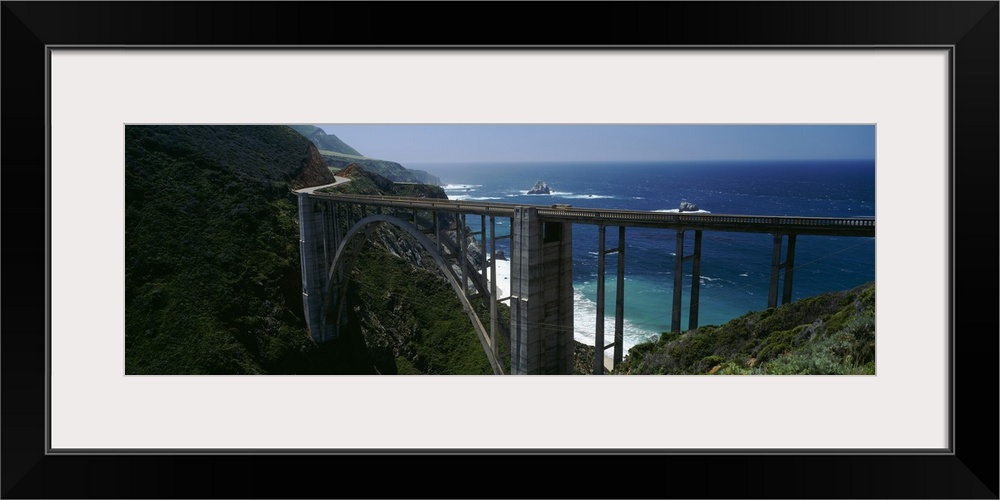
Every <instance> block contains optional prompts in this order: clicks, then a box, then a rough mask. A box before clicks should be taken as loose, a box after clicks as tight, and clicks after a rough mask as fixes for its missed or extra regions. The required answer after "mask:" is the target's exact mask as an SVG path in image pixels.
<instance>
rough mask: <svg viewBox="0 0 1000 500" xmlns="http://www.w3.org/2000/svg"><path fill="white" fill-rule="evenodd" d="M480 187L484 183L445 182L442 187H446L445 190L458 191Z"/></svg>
mask: <svg viewBox="0 0 1000 500" xmlns="http://www.w3.org/2000/svg"><path fill="white" fill-rule="evenodd" d="M478 187H483V185H482V184H445V185H444V186H442V187H441V189H444V190H445V191H457V190H466V189H474V188H478Z"/></svg>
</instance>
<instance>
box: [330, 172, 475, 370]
mask: <svg viewBox="0 0 1000 500" xmlns="http://www.w3.org/2000/svg"><path fill="white" fill-rule="evenodd" d="M337 175H338V176H341V177H348V178H350V179H352V180H351V182H350V183H347V184H342V185H339V186H336V187H333V188H327V189H325V190H324V191H326V192H344V193H351V194H364V195H388V196H407V197H422V198H439V199H447V195H446V194H445V192H444V190H443V189H442V188H440V187H439V186H431V185H424V184H395V183H393V182H392V181H390V180H389V179H386V178H385V177H383V176H381V175H379V174H376V173H373V172H369V171H367V170H365V169H364V168H363V167H361V166H359V165H358V164H350V165H348V166H347V167H346V168H345V169H344V170H342V171H340V172H338V173H337ZM439 219H440V220H439V224H440V227H442V228H444V231H445V232H446V233H448V235H449V237H451V238H454V234H455V226H454V224H455V218H454V217H453V216H451V215H449V214H439ZM469 233H470V231H469V230H468V228H466V234H469ZM465 245H466V246H467V251H468V252H469V255H473V256H475V255H481V251H480V249H479V244H478V243H477V242H476V240H475V239H474V238H473V237H471V236H469V237H466V242H465ZM445 252H446V253H447V250H445ZM348 292H349V303H350V305H351V307H350V311H349V314H350V315H351V321H349V324H352V325H356V326H357V327H358V330H357V331H350V332H346V334H347V335H357V336H358V337H360V338H363V339H364V343H365V345H366V346H367V349H368V356H369V358H370V359H372V363H373V364H374V366H375V369H376V370H377V371H378V373H383V374H387V373H407V374H417V373H429V374H445V373H455V374H489V373H493V372H492V368H491V367H490V365H489V362H488V361H487V359H486V356H485V354H484V353H483V351H482V347H481V345H480V343H479V340H478V338H477V336H476V333H475V330H474V329H473V328H472V324H471V323H470V321H469V319H468V317H467V316H466V314H465V313H464V311H463V308H462V305H461V303H460V302H459V300H458V298H457V297H456V295H455V292H454V290H452V288H451V286H450V285H449V284H448V283H447V281H446V280H445V279H444V277H443V276H441V271H440V269H438V267H437V265H436V264H435V262H434V259H433V258H432V257H431V256H430V255H429V254H428V253H427V252H426V251H425V250H424V249H423V247H422V246H421V245H420V244H418V243H417V242H416V241H414V240H413V239H412V238H411V237H410V236H409V235H407V234H406V233H404V232H402V231H399V230H396V229H394V228H391V227H389V226H388V225H382V226H380V227H379V228H378V229H377V230H376V231H375V232H374V233H373V234H372V235H371V236H370V237H369V242H368V243H367V244H366V250H365V251H364V252H363V255H362V256H360V257H359V258H358V262H357V263H356V264H355V266H354V272H353V273H352V276H351V282H350V284H349V286H348Z"/></svg>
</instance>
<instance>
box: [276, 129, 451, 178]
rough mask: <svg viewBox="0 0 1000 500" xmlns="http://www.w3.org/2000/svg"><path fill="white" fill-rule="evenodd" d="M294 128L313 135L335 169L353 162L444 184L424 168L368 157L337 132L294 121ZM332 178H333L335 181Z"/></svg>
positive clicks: (385, 173)
mask: <svg viewBox="0 0 1000 500" xmlns="http://www.w3.org/2000/svg"><path fill="white" fill-rule="evenodd" d="M291 128H292V129H293V130H295V131H296V132H298V133H299V134H301V135H302V136H303V137H305V138H307V139H309V140H310V141H311V142H312V143H313V144H315V145H316V147H317V148H318V149H319V151H320V154H321V155H322V158H323V161H324V162H326V165H327V166H328V167H330V168H331V169H333V170H342V169H345V168H347V167H348V166H350V165H351V164H355V165H358V166H360V167H362V168H364V169H365V170H366V171H368V172H371V173H375V174H379V175H381V176H382V177H385V178H386V179H389V180H390V181H393V182H417V183H421V184H433V185H435V186H439V185H441V179H440V178H438V177H437V176H434V175H431V174H429V173H427V172H425V171H423V170H414V169H407V168H405V167H403V166H402V165H400V164H399V163H396V162H394V161H387V160H379V159H376V158H368V157H366V156H364V155H362V154H361V153H359V152H358V150H356V149H354V148H352V147H351V146H349V145H348V144H346V143H345V142H344V141H342V140H340V138H339V137H337V136H336V135H334V134H327V133H326V132H325V131H324V130H323V129H321V128H319V127H315V126H313V125H291ZM331 182H332V181H331Z"/></svg>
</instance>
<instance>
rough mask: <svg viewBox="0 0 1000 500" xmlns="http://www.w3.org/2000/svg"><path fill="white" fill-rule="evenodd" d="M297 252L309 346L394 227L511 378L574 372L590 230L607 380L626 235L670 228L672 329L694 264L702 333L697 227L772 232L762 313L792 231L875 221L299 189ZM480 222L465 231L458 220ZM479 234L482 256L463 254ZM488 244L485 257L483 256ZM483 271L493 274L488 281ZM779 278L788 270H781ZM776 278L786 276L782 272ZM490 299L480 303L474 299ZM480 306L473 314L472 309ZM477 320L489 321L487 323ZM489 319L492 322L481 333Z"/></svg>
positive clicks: (789, 266)
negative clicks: (504, 280)
mask: <svg viewBox="0 0 1000 500" xmlns="http://www.w3.org/2000/svg"><path fill="white" fill-rule="evenodd" d="M298 206H299V231H300V240H299V246H300V251H301V257H302V259H301V260H302V295H303V307H304V311H305V316H306V320H307V323H308V327H309V331H310V334H311V335H312V337H313V339H314V340H315V341H316V342H326V341H328V340H331V339H334V338H336V336H337V335H338V332H339V331H341V329H342V328H344V327H345V321H346V318H347V315H346V314H344V312H345V307H346V303H345V298H346V287H347V286H348V281H349V276H350V273H351V268H352V266H353V263H354V261H355V259H356V257H357V256H358V254H359V252H360V251H361V250H362V247H363V245H364V244H365V242H366V241H367V240H368V238H369V237H370V236H371V235H372V234H374V231H376V230H377V228H378V227H380V226H383V225H389V226H393V227H395V228H397V229H399V230H401V231H403V232H405V233H407V234H409V235H410V236H411V237H413V239H414V240H415V241H416V242H417V243H418V244H419V245H420V246H421V247H423V249H424V250H426V251H427V253H428V254H430V256H431V257H432V258H433V260H434V262H435V264H436V265H437V267H438V268H439V269H440V270H441V271H442V273H443V274H444V277H445V278H446V279H447V281H448V282H449V284H450V285H451V286H452V288H453V289H454V290H455V293H456V295H457V296H458V298H459V300H460V301H461V303H462V306H463V309H464V310H465V312H466V314H467V315H468V316H469V320H470V321H471V323H472V325H473V327H474V329H475V331H476V335H477V336H478V337H479V340H480V342H481V344H482V346H483V350H484V352H485V353H486V356H487V358H488V359H489V361H490V364H491V365H492V367H493V371H494V373H497V374H505V373H506V372H505V369H504V367H505V363H502V362H501V360H500V358H499V345H500V342H506V344H507V345H508V346H509V349H510V373H511V374H568V373H572V371H573V354H574V348H575V347H574V340H573V268H572V262H573V259H572V240H573V231H572V228H573V225H574V224H589V225H596V226H597V228H598V233H599V237H598V248H597V253H598V267H597V300H596V302H597V318H596V319H597V321H596V332H595V337H596V341H595V349H594V351H595V352H594V373H595V374H602V373H604V369H605V366H604V352H605V351H607V350H608V349H613V363H614V364H615V365H617V364H618V363H621V361H622V359H623V355H624V353H623V352H622V351H623V345H624V342H623V340H624V337H623V322H624V314H623V311H624V304H625V297H624V289H625V287H624V280H625V259H624V258H623V256H624V253H625V236H626V228H630V227H637V228H655V229H662V230H665V231H673V232H674V233H675V236H676V238H675V239H676V242H675V245H676V252H675V259H674V273H673V276H674V277H673V296H672V318H671V331H674V332H678V331H680V330H681V313H682V288H683V270H684V264H685V262H691V270H692V278H691V286H690V292H689V293H690V297H689V298H690V300H689V311H688V326H687V328H688V329H689V330H690V329H694V328H697V327H698V305H699V304H698V302H699V296H698V295H699V286H700V278H701V275H700V272H701V245H702V233H703V232H704V231H728V232H752V233H767V234H771V235H772V236H773V246H772V257H771V273H770V285H769V289H768V290H769V291H768V299H767V307H769V308H770V307H775V306H776V305H777V304H778V297H779V292H780V296H781V303H782V304H785V303H788V302H790V301H791V297H792V283H793V275H794V273H793V269H794V263H795V241H796V238H797V237H798V236H800V235H803V236H809V235H824V236H858V237H874V236H875V219H874V218H831V217H788V216H755V215H719V214H705V213H664V212H644V211H633V210H610V209H592V208H575V207H570V206H568V205H545V206H542V205H513V204H504V203H475V202H468V201H453V200H444V199H433V198H403V197H392V196H364V195H346V194H324V193H314V192H299V193H298ZM469 217H478V218H480V225H479V227H480V230H479V231H477V232H475V233H473V232H472V231H470V230H469V227H468V226H467V225H466V222H467V220H468V218H469ZM504 219H506V220H507V222H508V223H509V225H510V234H508V235H502V236H497V234H496V233H497V231H496V226H497V221H498V220H501V221H502V220H504ZM608 228H617V233H618V234H617V235H618V238H617V240H618V241H617V245H616V246H614V247H613V248H606V246H607V245H606V243H605V239H606V238H605V236H606V232H607V229H608ZM687 233H692V235H693V239H694V242H693V251H692V252H691V253H690V254H688V255H685V254H684V253H685V247H684V240H685V235H686V234H687ZM476 236H478V244H480V245H482V252H483V253H485V254H486V255H488V256H490V258H489V259H488V263H483V262H482V258H481V257H482V255H481V254H479V253H477V252H474V251H471V250H472V248H471V247H470V245H469V242H470V239H473V238H475V237H476ZM504 238H510V239H511V244H510V248H511V252H510V253H511V255H510V256H509V257H508V258H509V259H510V265H511V278H510V281H511V283H510V284H509V285H508V286H509V288H510V293H509V294H508V295H507V296H505V297H499V296H498V294H497V287H496V280H495V279H487V276H489V277H495V276H496V263H495V259H493V258H492V257H493V256H495V255H496V242H497V240H498V239H504ZM487 249H488V252H487ZM611 254H619V258H618V259H616V260H617V269H616V271H615V272H616V277H617V287H616V290H617V293H616V297H615V310H614V319H615V321H614V325H615V329H614V332H613V339H612V341H611V342H610V343H607V344H605V331H604V328H605V317H606V312H605V290H604V288H605V285H604V283H605V274H606V272H607V270H606V266H605V258H606V256H607V255H611ZM487 270H488V272H489V274H488V275H487ZM782 271H784V273H782ZM782 274H783V276H782ZM474 301H475V304H483V303H484V302H485V304H486V307H485V309H486V311H484V310H483V309H484V307H478V308H477V307H476V305H475V304H474ZM501 303H507V305H508V306H509V308H510V321H509V324H507V323H501V322H500V320H499V317H498V305H499V304H501ZM477 309H478V310H477ZM481 316H485V317H486V318H488V319H487V320H486V321H484V320H483V318H482V317H481ZM487 324H488V326H487Z"/></svg>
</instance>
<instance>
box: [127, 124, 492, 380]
mask: <svg viewBox="0 0 1000 500" xmlns="http://www.w3.org/2000/svg"><path fill="white" fill-rule="evenodd" d="M376 180H377V179H376ZM332 181H333V178H332V175H331V174H330V172H329V170H328V169H327V168H326V167H325V165H323V164H322V161H321V159H320V156H319V154H318V152H317V151H316V149H315V146H314V145H312V144H311V143H310V142H309V141H308V140H307V139H305V138H304V137H302V136H301V135H300V134H298V133H296V132H295V131H293V130H291V129H290V128H288V127H284V126H228V127H227V126H127V127H126V129H125V263H124V267H125V304H124V307H125V339H124V342H125V372H126V373H127V374H130V375H131V374H348V373H350V374H375V373H377V371H376V370H377V368H378V367H382V366H385V365H386V363H385V362H384V359H383V358H382V357H380V356H383V354H384V353H383V352H381V351H380V350H379V349H378V343H377V341H378V340H379V338H378V337H371V338H366V337H365V336H364V335H363V334H362V332H349V331H348V332H344V333H343V334H342V335H341V336H340V337H339V338H338V339H336V340H334V341H331V342H328V343H325V344H322V345H317V344H315V343H314V342H313V341H312V340H311V339H310V337H309V334H308V331H307V329H306V326H305V321H304V319H303V317H302V315H303V310H302V289H301V287H302V283H301V268H300V262H299V249H298V239H299V230H298V208H297V204H296V199H295V195H294V194H293V193H291V192H290V189H291V188H292V187H293V186H301V185H304V184H306V183H308V184H309V185H315V184H318V183H320V182H332ZM383 181H384V180H383ZM383 181H379V182H383ZM384 182H388V181H384ZM350 184H353V182H352V183H349V184H348V185H350ZM389 184H390V185H391V183H389ZM420 192H423V193H426V194H427V195H440V196H443V194H444V193H443V191H442V190H441V189H440V188H438V187H436V186H427V187H420V186H417V185H406V186H403V187H402V188H401V191H399V193H409V194H407V195H417V194H419V193H420ZM381 243H382V242H376V241H373V242H372V243H369V245H370V246H371V250H372V251H371V252H370V253H366V255H365V258H364V259H361V260H362V262H361V263H360V265H359V266H358V267H357V268H356V272H357V276H358V280H360V281H359V282H364V280H366V279H374V278H377V279H378V280H379V281H378V282H379V283H381V282H382V281H383V280H384V281H385V282H386V283H394V284H395V283H398V284H399V285H400V286H402V287H403V288H401V289H400V290H402V292H399V293H396V292H393V293H392V297H389V298H382V299H377V300H376V299H374V298H373V299H372V305H373V306H372V307H362V306H364V305H366V302H365V300H368V299H367V297H368V295H366V293H367V292H366V291H365V289H364V288H363V287H361V286H359V287H356V288H355V290H356V291H357V296H358V297H363V298H361V299H357V300H355V301H354V302H353V305H355V306H358V310H357V311H355V310H354V309H352V310H351V311H350V314H362V313H363V314H365V315H367V317H368V318H378V319H379V320H380V321H384V322H385V324H400V325H403V324H407V323H406V321H409V320H411V319H414V320H418V321H419V322H418V323H417V325H418V330H417V340H416V341H412V342H409V343H408V344H407V343H404V345H412V346H413V353H414V354H417V355H418V356H416V357H415V358H414V361H412V362H411V361H407V359H409V358H406V357H405V353H404V355H401V356H400V359H401V360H402V361H400V362H399V363H396V364H397V365H398V366H397V367H396V368H395V371H396V372H397V373H415V372H418V371H420V372H424V373H460V372H461V373H466V372H467V373H480V372H482V371H483V366H484V364H485V366H486V368H487V369H488V368H489V364H488V363H487V362H486V358H485V354H483V352H482V348H481V346H480V344H479V341H478V338H477V337H476V335H475V334H474V333H473V332H472V327H471V323H470V322H469V319H468V317H467V316H465V314H464V313H463V312H462V309H461V307H460V306H455V305H454V304H455V303H457V302H458V299H457V297H456V296H455V294H454V292H453V291H451V290H450V289H448V287H447V284H446V283H445V282H444V281H443V280H442V278H440V277H439V276H433V275H430V274H429V273H428V272H427V271H422V270H419V269H416V268H414V267H413V266H410V265H409V264H407V263H406V262H405V261H402V260H399V259H396V258H392V257H390V256H389V254H388V253H386V252H385V251H384V250H382V249H380V248H379V247H378V246H377V245H378V244H381ZM366 276H367V278H366ZM373 277H374V278H373ZM394 286H395V285H394ZM414 290H415V291H414ZM445 292H447V293H445ZM410 294H414V295H412V296H414V297H422V296H433V297H435V298H434V300H433V302H432V303H433V305H434V306H435V308H434V309H433V310H427V311H421V310H419V309H420V308H416V309H414V310H413V311H409V312H408V311H407V310H406V308H405V307H404V308H403V309H401V311H400V312H399V314H398V317H396V316H393V315H394V314H396V312H395V311H393V310H391V308H390V309H389V310H382V309H381V308H382V307H388V304H389V302H388V301H389V300H396V299H399V298H400V297H409V296H411V295H410ZM448 299H450V300H451V301H452V302H451V303H450V304H451V305H448V304H449V302H448ZM445 310H451V313H452V314H451V315H448V314H446V313H445V312H444V311H445ZM428 315H434V316H435V317H437V316H440V318H441V319H433V318H427V316H428ZM355 319H357V317H355ZM425 320H426V321H430V323H428V324H430V325H431V326H423V322H424V321H425ZM355 322H356V321H355ZM438 326H441V328H440V329H438ZM400 331H401V332H402V331H403V330H400ZM452 331H456V332H459V331H460V332H459V333H458V334H455V335H451V334H450V333H449V332H452ZM470 341H471V342H470ZM463 342H464V343H463ZM369 344H371V345H372V346H374V347H375V348H373V349H369ZM472 347H475V348H474V349H473V348H472ZM438 348H440V349H442V351H441V352H437V351H435V349H438ZM389 354H390V356H389V359H390V363H389V364H392V363H391V360H392V359H393V358H395V357H396V356H395V354H392V353H389ZM477 356H478V360H477ZM389 372H391V371H389ZM489 372H490V373H492V370H489Z"/></svg>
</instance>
